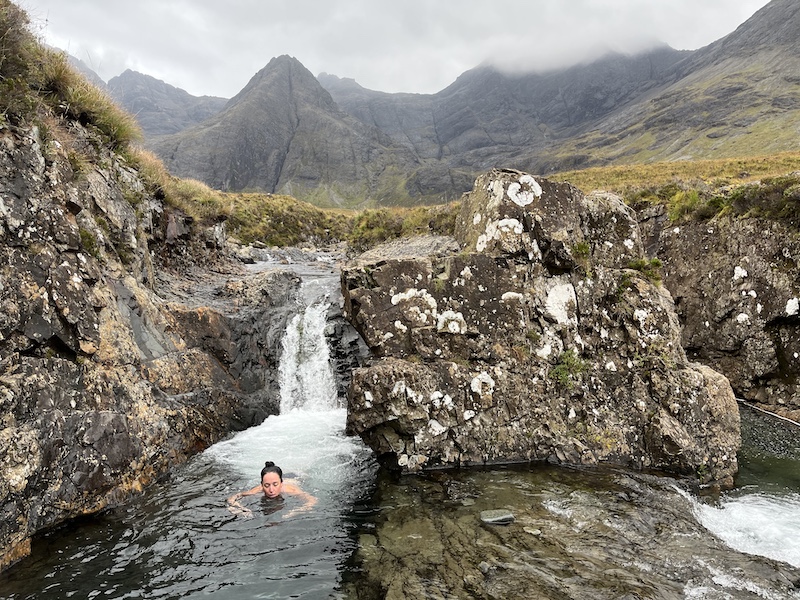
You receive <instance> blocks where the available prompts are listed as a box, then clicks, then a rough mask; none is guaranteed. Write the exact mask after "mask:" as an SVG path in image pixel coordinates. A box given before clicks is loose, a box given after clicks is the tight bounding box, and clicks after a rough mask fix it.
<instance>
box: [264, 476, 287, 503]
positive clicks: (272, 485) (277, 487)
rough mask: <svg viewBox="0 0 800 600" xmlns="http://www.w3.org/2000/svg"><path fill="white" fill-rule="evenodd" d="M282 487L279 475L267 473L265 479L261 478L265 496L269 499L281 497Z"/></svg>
mask: <svg viewBox="0 0 800 600" xmlns="http://www.w3.org/2000/svg"><path fill="white" fill-rule="evenodd" d="M282 487H283V485H282V483H281V478H280V477H278V474H277V473H266V474H265V475H264V477H262V478H261V489H263V490H264V495H265V496H266V497H267V498H277V497H278V496H280V495H281V489H282Z"/></svg>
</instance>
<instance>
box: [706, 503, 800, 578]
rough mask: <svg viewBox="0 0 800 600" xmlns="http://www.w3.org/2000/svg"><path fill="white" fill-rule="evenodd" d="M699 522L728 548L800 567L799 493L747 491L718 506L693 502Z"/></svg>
mask: <svg viewBox="0 0 800 600" xmlns="http://www.w3.org/2000/svg"><path fill="white" fill-rule="evenodd" d="M694 512H695V516H696V517H697V519H698V520H699V521H700V523H702V525H703V526H704V527H705V528H706V529H708V530H709V531H711V532H712V533H714V534H715V535H716V536H717V537H719V538H720V539H721V540H723V541H724V542H725V543H726V544H728V545H729V546H730V547H731V548H733V549H735V550H739V551H741V552H746V553H748V554H757V555H759V556H766V557H768V558H773V559H776V560H781V561H784V562H787V563H789V564H791V565H793V566H795V567H800V544H798V543H797V540H798V539H800V519H798V515H800V494H796V493H787V494H785V495H777V494H762V493H755V494H746V495H739V496H733V497H727V498H723V499H722V500H721V501H720V503H719V505H717V506H711V505H706V504H701V503H699V502H696V501H695V502H694Z"/></svg>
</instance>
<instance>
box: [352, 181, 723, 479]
mask: <svg viewBox="0 0 800 600" xmlns="http://www.w3.org/2000/svg"><path fill="white" fill-rule="evenodd" d="M455 237H456V239H457V240H459V241H460V243H461V246H462V250H461V252H458V253H456V252H451V253H449V254H442V253H439V254H438V255H431V256H429V255H424V254H420V255H418V256H410V255H409V253H408V252H405V253H403V254H401V255H399V256H397V255H396V254H392V253H391V252H388V251H387V252H386V253H385V254H384V255H383V256H382V257H381V258H378V257H379V256H381V252H380V250H379V249H378V250H373V251H372V252H371V255H370V256H371V257H373V260H372V262H367V261H364V260H363V257H362V259H361V260H358V261H355V262H353V263H352V264H351V265H349V266H348V267H347V268H345V269H344V270H343V276H342V277H343V289H344V292H345V311H346V314H347V315H348V318H349V319H350V320H351V321H352V323H353V324H354V325H355V327H356V329H357V330H358V331H359V332H360V333H361V334H362V336H363V337H364V340H365V341H366V343H367V345H368V346H369V347H370V349H371V350H372V353H373V356H374V357H375V359H374V360H373V362H372V364H371V365H370V366H368V367H365V368H363V369H359V370H357V371H356V372H355V373H354V377H353V382H352V385H351V388H350V392H349V394H348V406H349V411H348V430H349V431H350V432H351V433H357V434H359V435H360V436H361V437H362V438H363V439H364V440H365V441H366V443H367V444H368V445H370V446H371V447H372V448H374V449H375V450H376V451H377V452H378V453H379V454H380V455H382V456H383V457H384V458H385V459H387V460H389V461H391V462H393V463H394V464H396V465H397V466H399V467H400V468H402V469H404V470H408V471H414V470H418V469H424V468H432V467H441V466H451V465H469V464H487V463H498V462H513V461H532V460H550V461H556V462H564V463H575V464H578V463H580V464H595V463H600V462H611V463H616V464H624V465H628V466H631V467H636V468H642V469H643V468H656V469H665V470H669V471H673V472H678V473H686V474H689V473H694V474H697V475H698V476H699V478H700V480H701V481H702V482H712V481H714V482H720V483H723V484H730V483H731V481H732V476H733V474H734V473H735V472H736V468H737V463H736V451H737V449H738V447H739V421H738V419H739V417H738V408H737V405H736V401H735V398H734V396H733V394H732V392H731V388H730V386H729V385H728V384H727V381H726V380H725V378H724V377H721V376H720V375H719V374H717V373H714V372H713V371H711V370H710V369H706V368H703V367H701V366H700V365H694V364H691V363H689V362H688V361H687V359H686V356H685V355H684V352H683V350H682V348H681V345H680V336H681V331H680V327H679V325H678V319H677V316H676V314H675V310H674V306H673V303H672V299H671V297H670V295H669V292H668V291H667V290H666V289H665V288H663V287H661V286H659V285H658V284H656V283H654V282H653V281H651V280H649V279H648V278H647V277H646V275H645V273H644V272H643V271H642V270H641V269H642V268H643V266H648V264H647V263H645V262H644V260H643V250H642V244H641V239H640V235H639V229H638V226H637V223H636V220H635V218H634V214H633V213H632V211H631V210H630V209H629V208H627V207H626V206H625V205H624V204H623V203H622V202H621V201H620V200H619V199H618V198H616V197H614V196H611V195H594V196H590V197H588V198H587V197H584V196H583V195H582V194H581V193H580V192H579V191H578V190H577V189H576V188H574V187H572V186H570V185H568V184H556V183H552V182H549V181H547V180H544V179H538V178H534V177H532V176H530V175H527V174H524V173H520V172H517V171H506V170H504V171H499V170H495V171H492V172H490V173H488V174H487V175H484V176H482V177H480V178H478V180H477V181H476V183H475V188H474V190H473V191H472V192H471V193H470V194H469V195H467V196H466V197H465V199H464V205H463V209H462V212H461V215H460V217H459V220H458V224H457V230H456V234H455ZM417 246H418V247H421V248H424V247H425V246H424V244H417ZM631 267H637V268H638V270H637V268H631Z"/></svg>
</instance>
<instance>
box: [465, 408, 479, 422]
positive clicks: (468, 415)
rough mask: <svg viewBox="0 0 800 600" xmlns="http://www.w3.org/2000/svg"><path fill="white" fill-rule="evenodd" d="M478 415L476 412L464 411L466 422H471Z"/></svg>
mask: <svg viewBox="0 0 800 600" xmlns="http://www.w3.org/2000/svg"><path fill="white" fill-rule="evenodd" d="M476 414H477V413H476V412H475V411H474V410H465V411H464V420H465V421H469V420H470V419H471V418H473V417H474V416H475V415H476Z"/></svg>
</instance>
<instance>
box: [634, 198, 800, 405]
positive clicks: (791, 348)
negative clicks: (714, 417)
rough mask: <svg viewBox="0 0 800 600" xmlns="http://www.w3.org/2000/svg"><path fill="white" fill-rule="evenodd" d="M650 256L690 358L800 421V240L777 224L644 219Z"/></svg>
mask: <svg viewBox="0 0 800 600" xmlns="http://www.w3.org/2000/svg"><path fill="white" fill-rule="evenodd" d="M641 223H642V230H643V232H644V233H645V235H646V236H647V239H648V251H649V252H650V253H653V254H654V255H657V256H658V257H660V258H661V260H662V261H663V263H664V269H663V270H664V283H665V285H666V286H667V287H668V288H669V289H670V291H671V292H672V295H673V297H674V298H675V304H676V308H677V312H678V316H679V317H680V319H681V322H682V323H683V334H682V344H683V347H684V348H685V349H686V352H687V354H688V355H689V356H691V357H693V358H695V359H696V360H698V361H701V362H703V363H704V364H707V365H709V366H711V367H713V368H714V369H716V370H718V371H719V372H721V373H724V374H725V376H726V377H727V378H728V379H729V380H730V382H731V385H732V386H733V389H734V390H735V392H736V394H737V396H739V397H741V398H744V399H747V400H749V401H752V402H754V403H756V404H759V405H760V406H762V407H763V408H766V409H768V410H771V411H773V412H777V413H780V414H783V415H784V416H787V417H790V418H793V419H795V420H798V419H800V360H799V359H798V357H800V285H798V281H800V267H799V266H798V265H800V240H798V236H797V233H796V231H795V230H793V229H792V228H790V227H787V226H785V225H783V224H782V223H780V222H778V221H774V220H766V219H755V218H747V219H741V218H731V219H727V218H721V219H715V220H713V221H711V222H697V221H690V222H685V223H680V224H678V225H673V224H670V223H669V221H668V219H667V217H666V215H665V214H664V212H663V210H662V209H652V210H650V211H648V212H643V213H642V214H641Z"/></svg>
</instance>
